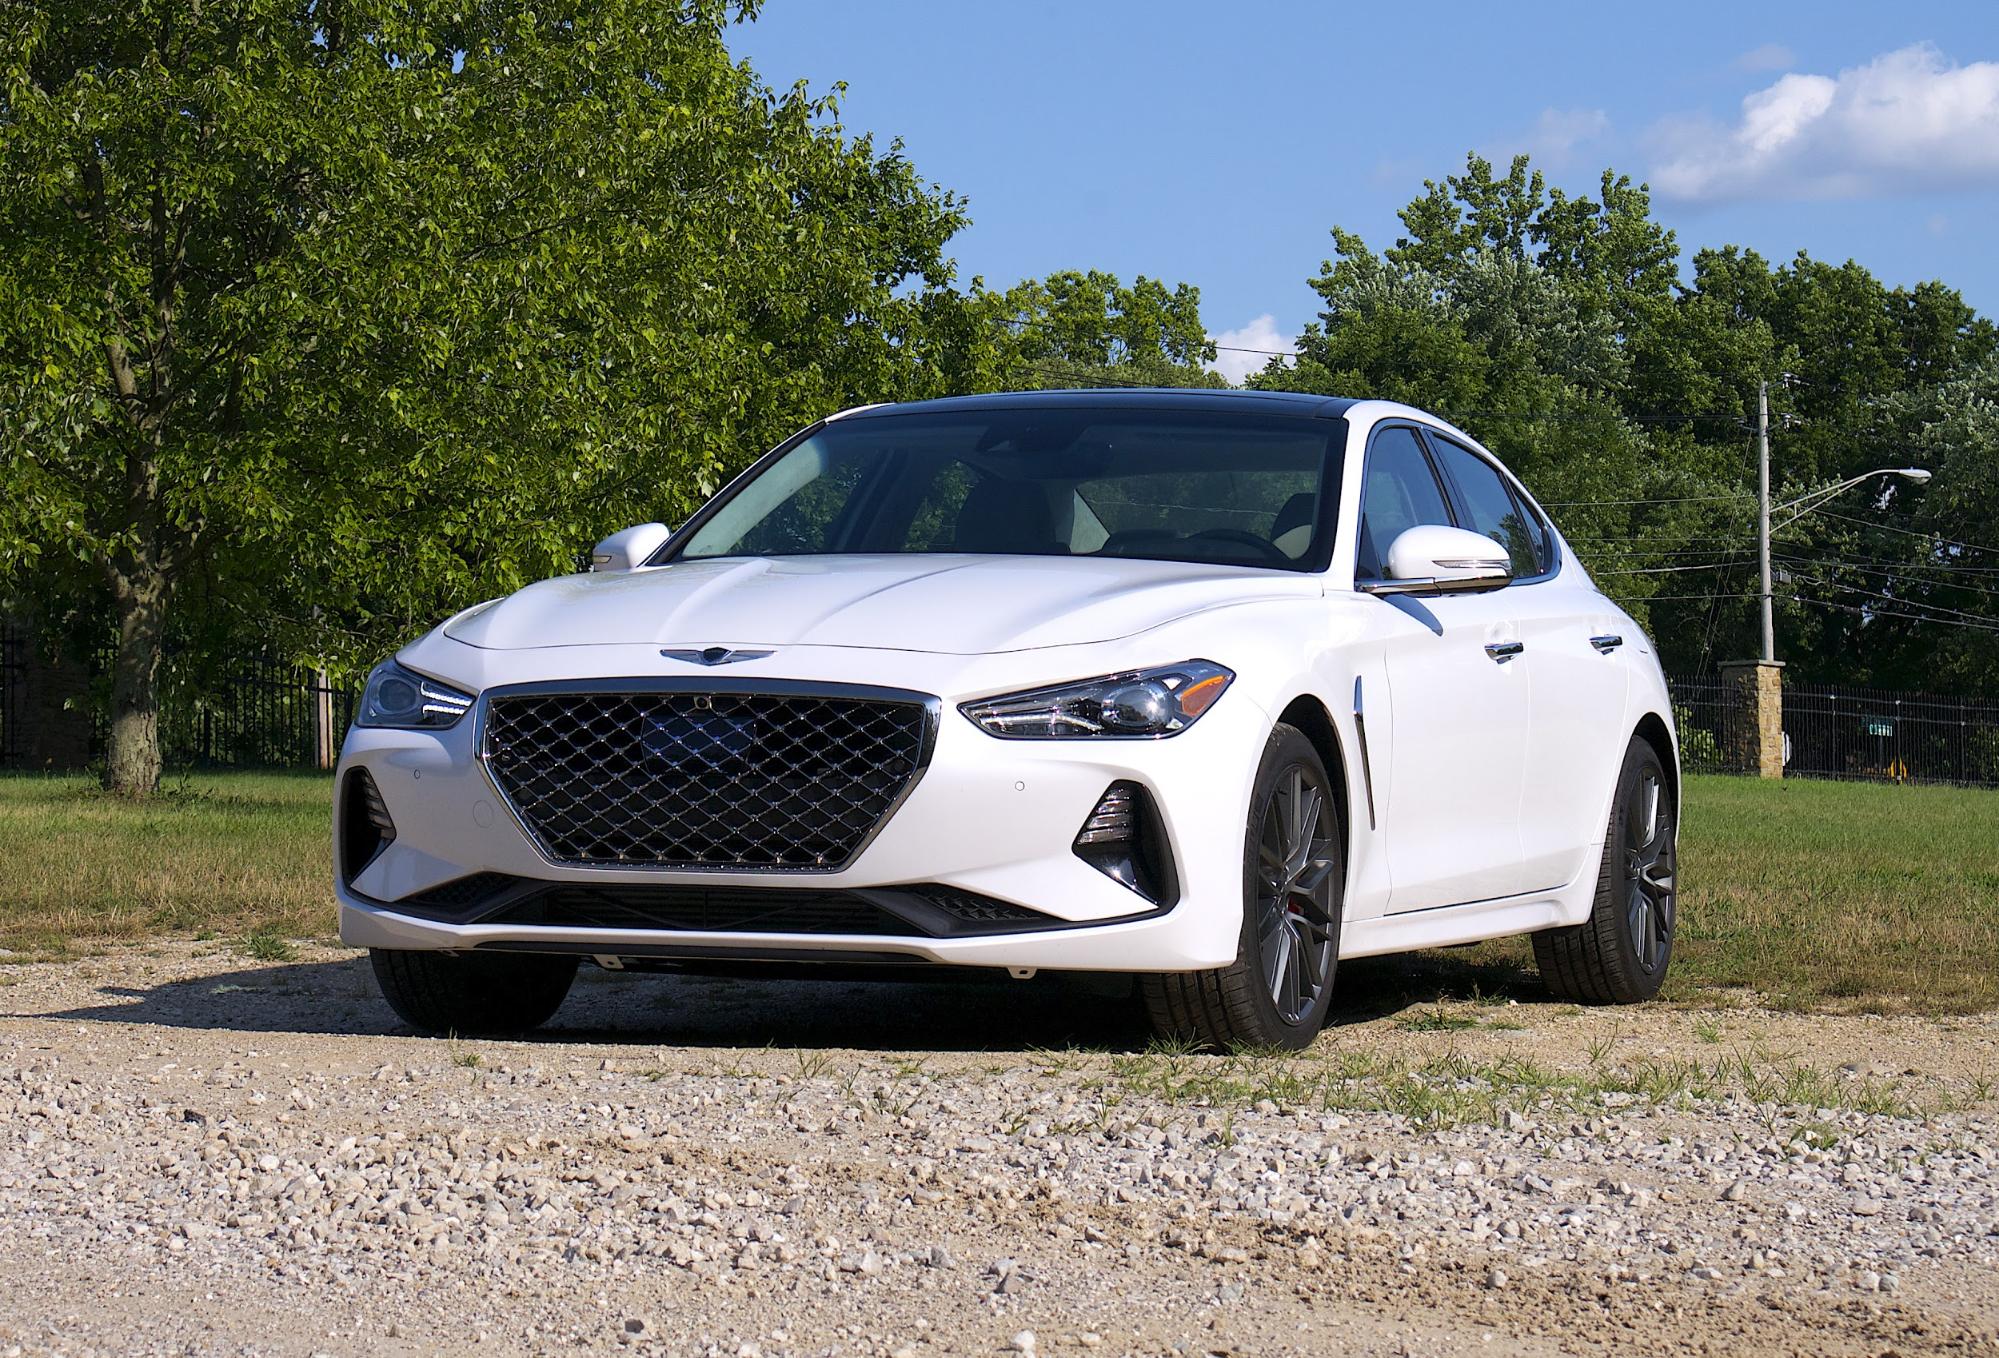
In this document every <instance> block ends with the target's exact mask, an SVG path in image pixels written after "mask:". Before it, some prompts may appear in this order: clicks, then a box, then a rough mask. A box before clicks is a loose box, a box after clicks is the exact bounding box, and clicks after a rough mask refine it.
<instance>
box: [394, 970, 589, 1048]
mask: <svg viewBox="0 0 1999 1358" xmlns="http://www.w3.org/2000/svg"><path fill="white" fill-rule="evenodd" d="M368 960H369V961H370V962H372V963H373V964H374V967H375V982H376V984H378V985H380V986H381V988H382V998H383V999H385V1000H387V1001H388V1002H389V1008H391V1009H393V1010H395V1011H396V1016H397V1017H398V1018H400V1019H401V1020H402V1021H403V1022H404V1023H407V1024H409V1026H410V1027H412V1028H415V1029H416V1030H417V1031H419V1032H424V1033H450V1034H456V1035H458V1036H461V1037H471V1036H475V1035H481V1036H492V1037H502V1036H508V1035H511V1034H515V1033H525V1032H529V1031H532V1030H533V1029H535V1028H539V1027H540V1026H541V1025H542V1024H544V1023H546V1022H547V1021H548V1020H549V1019H550V1018H552V1017H554V1015H555V1011H556V1010H557V1009H559V1008H561V1007H562V1001H563V1000H564V999H565V998H566V997H567V996H568V994H569V986H570V983H571V982H572V981H574V980H575V979H576V963H577V959H576V958H574V957H557V956H547V955H544V954H540V953H444V952H413V951H407V950H402V949H394V948H371V949H370V950H369V952H368Z"/></svg>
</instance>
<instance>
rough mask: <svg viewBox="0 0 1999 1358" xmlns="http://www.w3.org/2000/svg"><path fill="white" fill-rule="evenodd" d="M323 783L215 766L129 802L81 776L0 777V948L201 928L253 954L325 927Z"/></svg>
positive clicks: (78, 943)
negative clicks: (234, 941) (225, 771)
mask: <svg viewBox="0 0 1999 1358" xmlns="http://www.w3.org/2000/svg"><path fill="white" fill-rule="evenodd" d="M332 786H333V785H332V780H331V779H329V778H327V777H325V776H324V775H320V774H282V773H269V774H218V775H211V776H198V777H195V778H191V779H187V780H178V779H170V780H169V781H168V782H167V784H166V790H165V791H164V792H162V794H161V795H159V796H158V797H155V798H153V799H151V800H148V801H143V802H134V801H127V800H124V799H122V798H117V797H110V796H107V795H105V794H104V793H102V792H100V791H98V790H97V788H96V786H95V784H94V783H93V782H91V781H90V780H88V779H86V778H81V777H47V776H42V775H33V774H24V775H9V776H0V947H5V948H9V949H12V950H14V951H16V952H25V953H29V954H33V955H38V956H51V955H62V954H64V953H66V952H70V951H75V950H79V949H88V948H91V947H93V946H96V945H99V944H102V943H107V942H111V941H116V940H124V939H132V938H139V937H143V936H145V935H148V934H153V933H174V934H186V935H201V934H206V935H208V936H210V937H213V938H217V939H237V940H240V942H239V943H238V944H237V945H236V946H237V949H238V950H239V951H242V952H244V953H247V954H248V955H250V956H253V957H259V956H266V955H269V954H271V953H272V952H274V951H275V950H276V949H279V948H284V949H288V947H289V945H288V944H286V942H285V940H287V939H292V938H305V937H313V936H322V935H326V934H330V933H332V932H333V928H334V912H333V901H332V895H331V892H330V890H329V887H328V882H329V881H330V875H331V871H332V868H331V863H332V848H331V845H330V842H329V832H328V825H327V821H328V815H329V808H330V806H331V804H332V795H333V794H332Z"/></svg>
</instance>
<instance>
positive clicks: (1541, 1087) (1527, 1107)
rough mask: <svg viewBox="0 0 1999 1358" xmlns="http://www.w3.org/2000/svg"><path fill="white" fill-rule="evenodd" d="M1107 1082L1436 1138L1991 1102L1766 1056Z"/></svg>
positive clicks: (1288, 1058)
mask: <svg viewBox="0 0 1999 1358" xmlns="http://www.w3.org/2000/svg"><path fill="white" fill-rule="evenodd" d="M1110 1072H1111V1076H1112V1079H1113V1080H1114V1081H1115V1083H1116V1086H1117V1087H1118V1088H1119V1089H1120V1090H1121V1091H1123V1092H1124V1093H1126V1094H1131V1095H1137V1096H1140V1097H1145V1098H1151V1099H1156V1100H1159V1101H1161V1102H1165V1103H1176V1104H1187V1105H1193V1106H1197V1107H1207V1108H1217V1109H1231V1108H1244V1107H1250V1106H1252V1105H1254V1104H1256V1103H1258V1102H1260V1101H1262V1100H1265V1099H1268V1100H1270V1101H1271V1102H1272V1103H1275V1104H1277V1105H1278V1106H1279V1107H1281V1108H1297V1109H1312V1110H1317V1111H1322V1112H1345V1113H1355V1112H1385V1113H1396V1114H1400V1115H1401V1116H1403V1117H1406V1118H1409V1119H1410V1120H1411V1121H1413V1122H1417V1123H1420V1124H1423V1125H1425V1126H1432V1127H1448V1126H1456V1125H1459V1124H1463V1123H1485V1124H1496V1123H1498V1122H1499V1121H1500V1120H1501V1119H1502V1118H1503V1117H1504V1116H1505V1115H1506V1114H1507V1113H1508V1112H1516V1113H1520V1114H1523V1115H1525V1116H1530V1117H1534V1118H1544V1117H1549V1116H1569V1117H1574V1116H1589V1115H1594V1114H1599V1113H1602V1112H1604V1111H1606V1110H1614V1109H1621V1108H1625V1107H1628V1106H1631V1105H1648V1106H1652V1107H1659V1108H1678V1109H1692V1108H1696V1107H1698V1106H1700V1105H1702V1104H1707V1103H1714V1102H1718V1101H1721V1100H1726V1099H1732V1098H1733V1099H1744V1100H1748V1101H1750V1102H1754V1103H1769V1104H1775V1105H1778V1106H1781V1107H1785V1108H1806V1109H1826V1110H1829V1111H1853V1112H1862V1113H1872V1114H1877V1115H1882V1116H1890V1117H1906V1118H1915V1119H1922V1118H1927V1117H1930V1116H1933V1115H1935V1114H1937V1113H1944V1112H1952V1111H1957V1110H1960V1109H1962V1108H1965V1107H1970V1106H1973V1105H1975V1104H1977V1103H1980V1102H1982V1101H1983V1100H1985V1099H1987V1098H1989V1097H1990V1093H1991V1091H1990V1090H1989V1089H1986V1088H1979V1089H1974V1090H1972V1091H1970V1092H1969V1093H1968V1094H1967V1093H1954V1092H1952V1091H1950V1090H1946V1089H1943V1088H1940V1087H1938V1086H1936V1085H1935V1084H1933V1083H1920V1082H1913V1081H1907V1080H1896V1079H1888V1080H1856V1079H1852V1078H1848V1077H1846V1076H1844V1075H1842V1074H1840V1073H1839V1072H1835V1071H1831V1070H1827V1069H1825V1068H1823V1067H1820V1066H1814V1065H1811V1064H1809V1063H1803V1062H1798V1061H1795V1060H1791V1059H1787V1058H1782V1057H1778V1056H1774V1055H1771V1054H1768V1053H1762V1052H1736V1053H1731V1054H1728V1055H1724V1056H1717V1057H1716V1058H1715V1059H1713V1060H1711V1061H1690V1060H1656V1061H1655V1060H1646V1061H1637V1062H1632V1063H1620V1064H1616V1065H1608V1064H1605V1063H1602V1062H1595V1063H1593V1064H1592V1065H1591V1066H1590V1067H1589V1068H1588V1069H1585V1070H1557V1069H1554V1068H1552V1067H1548V1066H1543V1065H1538V1064H1536V1063H1534V1062H1532V1061H1521V1060H1504V1061H1478V1060H1473V1059H1471V1058H1469V1057H1466V1056H1464V1055H1461V1054H1456V1053H1450V1054H1446V1055H1443V1056H1439V1057H1435V1058H1430V1059H1409V1058H1402V1057H1395V1056H1390V1055H1386V1054H1383V1053H1381V1052H1380V1051H1377V1050H1372V1049H1362V1048H1338V1049H1331V1050H1327V1049H1323V1048H1321V1049H1315V1050H1314V1051H1311V1052H1307V1053H1302V1054H1297V1055H1292V1054H1280V1053H1268V1052H1250V1051H1243V1052H1236V1053H1234V1054H1232V1055H1228V1056H1221V1057H1203V1056H1194V1055H1189V1054H1188V1053H1185V1052H1181V1051H1176V1050H1171V1049H1168V1048H1163V1047H1155V1048H1153V1049H1152V1050H1149V1051H1146V1052H1142V1053H1138V1054H1134V1055H1131V1056H1123V1057H1114V1058H1113V1059H1112V1061H1111V1068H1110Z"/></svg>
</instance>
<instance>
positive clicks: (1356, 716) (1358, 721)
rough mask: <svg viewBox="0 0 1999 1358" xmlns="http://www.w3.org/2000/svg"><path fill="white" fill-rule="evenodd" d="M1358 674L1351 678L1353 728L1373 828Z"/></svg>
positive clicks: (1369, 824)
mask: <svg viewBox="0 0 1999 1358" xmlns="http://www.w3.org/2000/svg"><path fill="white" fill-rule="evenodd" d="M1361 707H1362V704H1361V700H1360V676H1359V675H1358V674H1356V675H1355V676H1354V678H1353V729H1354V735H1355V736H1356V737H1358V739H1359V741H1360V782H1361V787H1362V788H1363V789H1364V790H1365V791H1366V792H1367V828H1368V829H1370V830H1372V829H1374V828H1375V821H1374V765H1373V764H1372V763H1371V762H1370V761H1369V760H1368V757H1367V714H1366V713H1365V712H1363V711H1362V710H1361Z"/></svg>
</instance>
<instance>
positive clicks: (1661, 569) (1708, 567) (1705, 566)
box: [1591, 561, 1735, 575]
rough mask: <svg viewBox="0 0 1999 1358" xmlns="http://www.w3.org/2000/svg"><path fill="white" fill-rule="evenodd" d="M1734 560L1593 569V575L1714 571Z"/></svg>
mask: <svg viewBox="0 0 1999 1358" xmlns="http://www.w3.org/2000/svg"><path fill="white" fill-rule="evenodd" d="M1734 564H1735V563H1734V562H1733V561H1707V562H1703V563H1702V564H1700V565H1698V566H1636V567H1629V568H1622V569H1618V570H1614V571H1592V572H1591V574H1593V575H1670V574H1672V573H1674V572H1676V571H1713V570H1720V569H1722V568H1723V567H1725V566H1732V565H1734Z"/></svg>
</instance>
